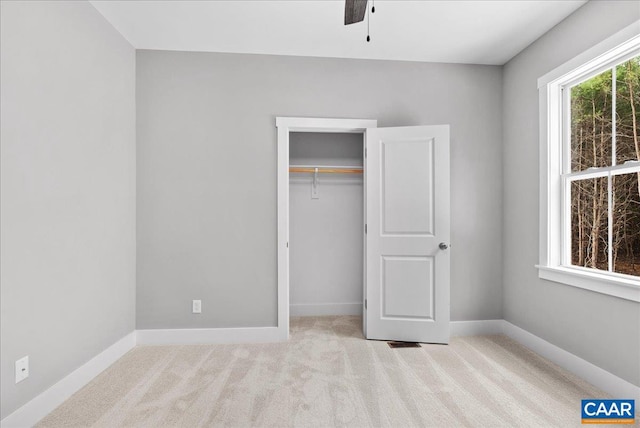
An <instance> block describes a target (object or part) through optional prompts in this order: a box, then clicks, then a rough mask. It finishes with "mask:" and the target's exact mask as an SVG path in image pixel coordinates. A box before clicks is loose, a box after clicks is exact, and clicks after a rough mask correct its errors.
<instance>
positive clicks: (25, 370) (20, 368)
mask: <svg viewBox="0 0 640 428" xmlns="http://www.w3.org/2000/svg"><path fill="white" fill-rule="evenodd" d="M28 377H29V356H28V355H27V356H26V357H22V358H20V359H19V360H18V361H16V383H18V382H22V381H23V380H25V379H26V378H28Z"/></svg>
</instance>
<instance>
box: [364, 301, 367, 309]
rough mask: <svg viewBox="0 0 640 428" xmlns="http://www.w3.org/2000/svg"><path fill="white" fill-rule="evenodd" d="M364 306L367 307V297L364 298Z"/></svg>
mask: <svg viewBox="0 0 640 428" xmlns="http://www.w3.org/2000/svg"><path fill="white" fill-rule="evenodd" d="M364 308H365V309H367V299H364Z"/></svg>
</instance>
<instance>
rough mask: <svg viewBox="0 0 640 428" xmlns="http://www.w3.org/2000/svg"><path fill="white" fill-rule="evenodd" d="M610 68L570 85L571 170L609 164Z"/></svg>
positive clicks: (610, 127) (610, 128)
mask: <svg viewBox="0 0 640 428" xmlns="http://www.w3.org/2000/svg"><path fill="white" fill-rule="evenodd" d="M611 79H612V77H611V70H607V71H605V72H604V73H601V74H598V75H597V76H594V77H592V78H591V79H589V80H586V81H584V82H582V83H580V84H578V85H575V86H573V87H572V88H571V170H572V171H582V170H585V169H587V168H591V167H601V166H609V165H611V131H612V126H611V123H612V121H611V101H612V80H611Z"/></svg>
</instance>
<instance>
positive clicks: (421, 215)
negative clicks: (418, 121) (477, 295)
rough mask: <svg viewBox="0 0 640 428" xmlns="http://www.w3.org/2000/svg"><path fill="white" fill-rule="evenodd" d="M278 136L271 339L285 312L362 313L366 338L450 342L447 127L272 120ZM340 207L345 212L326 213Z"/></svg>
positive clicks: (284, 328) (285, 328)
mask: <svg viewBox="0 0 640 428" xmlns="http://www.w3.org/2000/svg"><path fill="white" fill-rule="evenodd" d="M276 127H277V129H278V174H277V177H278V330H279V331H280V334H281V337H283V338H286V337H288V332H289V316H290V314H294V315H296V314H298V315H332V314H352V313H355V312H360V311H362V317H363V333H364V336H365V337H366V338H367V339H378V340H401V341H412V342H432V343H448V341H449V261H450V256H449V253H450V251H449V244H448V242H449V235H450V232H449V224H450V221H449V126H448V125H437V126H412V127H398V128H377V121H376V120H367V119H321V118H292V117H278V118H276ZM354 134H355V135H354ZM363 154H364V159H362V157H363ZM328 177H331V178H328ZM360 177H362V178H360ZM360 183H362V184H360ZM323 192H326V193H325V194H324V197H325V198H326V200H323V199H322V198H323ZM350 199H351V200H350ZM341 201H342V207H343V208H344V209H345V210H351V211H352V212H350V213H335V212H332V210H335V209H339V207H340V205H341ZM292 204H293V205H292ZM359 204H361V206H358V205H359ZM315 209H317V211H318V212H315V211H314V210H315ZM292 214H295V215H296V219H292V218H291V215H292ZM301 215H302V216H307V217H308V218H299V217H300V216H301ZM340 222H341V224H339V223H340ZM292 225H293V227H294V228H295V229H294V230H292ZM332 237H333V239H332ZM292 238H293V239H294V240H293V241H292ZM292 243H295V244H296V245H297V247H296V253H295V254H294V257H291V244H292ZM314 245H316V246H317V251H316V252H315V253H314V248H313V246H314ZM332 245H334V247H333V249H332ZM335 245H338V246H344V247H342V248H335ZM300 250H302V251H300ZM354 257H355V259H354ZM341 258H342V259H344V258H346V259H347V260H346V263H341ZM292 261H294V262H295V263H296V265H295V266H292V264H291V262H292ZM343 261H344V260H343ZM360 270H361V272H362V274H361V275H362V276H359V275H358V271H360ZM314 275H315V276H316V277H314ZM291 280H294V281H295V282H296V284H295V285H296V289H295V291H294V293H292V290H291V289H290V284H291ZM358 288H360V289H358ZM360 290H362V291H360ZM292 297H293V300H292ZM313 298H318V299H319V300H317V301H316V302H313V301H312V300H313ZM354 298H355V299H359V302H354V301H353V300H354ZM331 303H337V305H331ZM332 306H333V307H332Z"/></svg>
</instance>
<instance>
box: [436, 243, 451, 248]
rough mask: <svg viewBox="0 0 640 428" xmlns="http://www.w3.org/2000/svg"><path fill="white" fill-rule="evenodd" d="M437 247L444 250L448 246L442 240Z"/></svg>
mask: <svg viewBox="0 0 640 428" xmlns="http://www.w3.org/2000/svg"><path fill="white" fill-rule="evenodd" d="M438 247H440V249H441V250H446V249H447V248H449V246H448V245H447V244H445V243H444V242H441V243H440V245H438Z"/></svg>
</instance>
